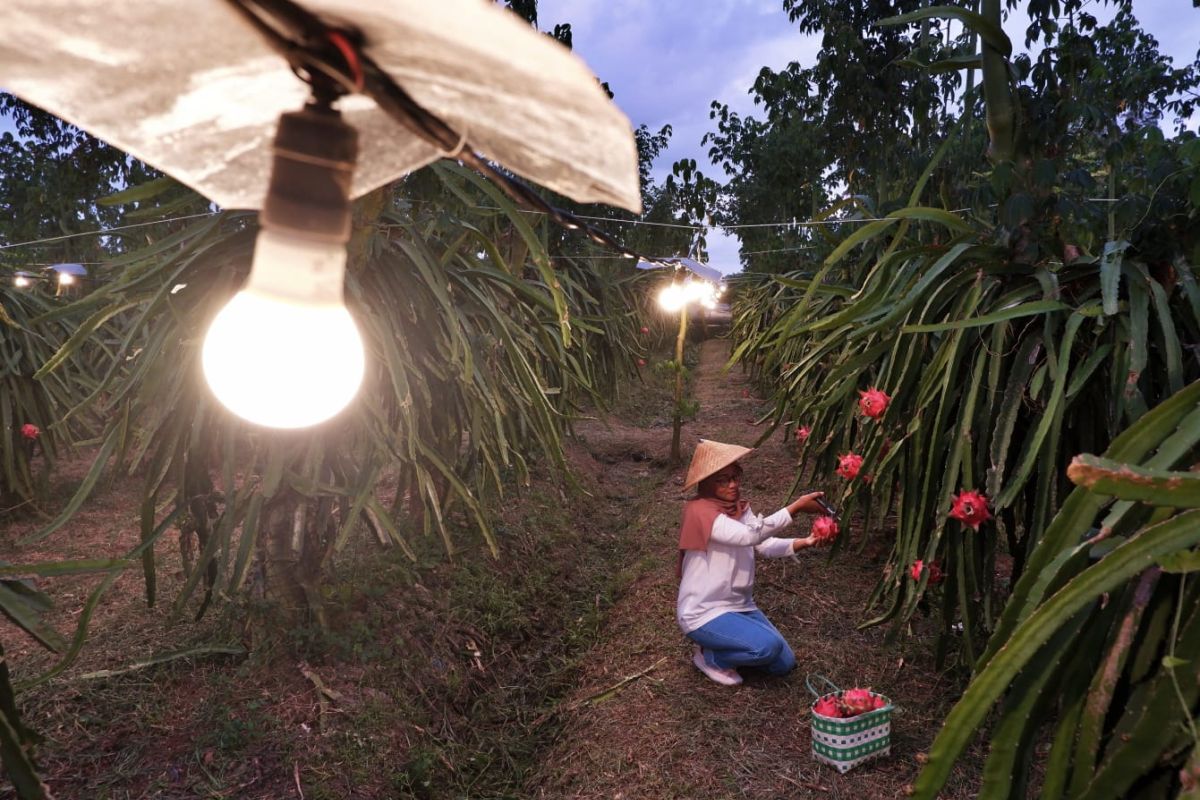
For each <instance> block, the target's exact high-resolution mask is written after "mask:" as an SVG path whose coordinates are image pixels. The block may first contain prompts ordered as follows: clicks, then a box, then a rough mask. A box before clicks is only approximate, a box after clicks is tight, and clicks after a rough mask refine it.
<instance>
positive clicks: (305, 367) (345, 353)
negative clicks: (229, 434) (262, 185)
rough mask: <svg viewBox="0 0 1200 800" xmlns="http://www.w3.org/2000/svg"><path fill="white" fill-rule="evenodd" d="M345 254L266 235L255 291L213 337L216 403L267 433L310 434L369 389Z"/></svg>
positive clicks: (226, 313)
mask: <svg viewBox="0 0 1200 800" xmlns="http://www.w3.org/2000/svg"><path fill="white" fill-rule="evenodd" d="M345 262H346V250H345V247H344V246H342V245H340V244H336V243H330V242H310V241H297V240H295V239H294V238H292V237H289V236H287V235H285V234H280V233H277V232H275V231H272V230H269V229H263V230H262V231H260V232H259V234H258V243H257V246H256V248H255V252H254V263H253V265H252V267H251V269H250V278H249V280H248V281H247V282H246V286H245V287H244V288H243V289H242V290H241V291H240V292H238V293H237V294H236V295H235V296H234V298H233V299H232V300H230V301H229V303H228V305H226V306H225V307H224V308H223V309H221V311H220V313H218V314H217V316H216V319H214V320H213V323H212V326H211V327H210V328H209V330H208V335H207V337H206V338H205V340H204V350H203V353H202V356H201V360H202V363H203V365H204V375H205V378H207V380H208V385H209V386H210V387H211V388H212V391H213V394H215V395H216V396H217V399H218V400H220V401H221V402H222V403H223V404H224V405H225V406H226V407H227V408H229V410H230V411H232V412H233V413H235V414H237V415H238V416H240V417H242V418H244V419H247V420H249V421H250V422H253V423H256V424H258V425H265V426H268V427H272V428H303V427H307V426H309V425H315V424H317V423H318V422H322V421H324V420H326V419H329V418H330V417H332V416H333V415H335V414H337V413H338V412H339V411H341V410H342V409H343V408H345V407H346V405H347V404H348V403H349V402H350V401H351V400H352V399H354V396H355V395H356V394H357V393H358V389H359V386H360V385H361V384H362V378H363V370H364V365H365V358H364V354H363V344H362V338H361V337H360V336H359V332H358V328H357V327H356V326H355V324H354V320H353V318H352V317H351V316H350V312H349V311H347V310H346V306H345V305H344V304H343V302H342V279H343V275H344V273H345Z"/></svg>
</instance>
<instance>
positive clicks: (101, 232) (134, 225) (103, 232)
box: [0, 211, 222, 263]
mask: <svg viewBox="0 0 1200 800" xmlns="http://www.w3.org/2000/svg"><path fill="white" fill-rule="evenodd" d="M220 213H222V212H220V211H205V212H203V213H200V214H187V215H186V216H182V217H171V218H170V219H156V220H151V221H150V222H135V223H132V224H130V225H117V226H115V227H112V228H102V229H100V230H97V231H80V232H79V233H65V234H63V235H62V236H49V237H47V238H45V239H31V240H29V241H27V242H14V243H13V244H0V250H11V249H13V248H14V247H31V246H33V245H37V244H47V243H49V242H61V241H62V240H63V239H74V238H76V237H79V236H106V235H108V234H110V233H113V232H114V231H125V230H129V229H130V228H144V227H145V226H147V225H163V224H165V223H168V222H179V221H180V220H184V219H196V218H197V217H212V216H216V215H217V214H220ZM76 263H78V262H76Z"/></svg>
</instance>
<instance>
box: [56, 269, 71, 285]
mask: <svg viewBox="0 0 1200 800" xmlns="http://www.w3.org/2000/svg"><path fill="white" fill-rule="evenodd" d="M73 283H75V276H74V275H72V274H71V273H69V272H60V273H58V285H59V286H70V285H71V284H73Z"/></svg>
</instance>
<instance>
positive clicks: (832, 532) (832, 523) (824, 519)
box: [812, 516, 838, 542]
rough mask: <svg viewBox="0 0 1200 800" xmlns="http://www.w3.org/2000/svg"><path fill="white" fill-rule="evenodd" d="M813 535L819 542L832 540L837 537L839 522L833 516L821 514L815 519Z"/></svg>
mask: <svg viewBox="0 0 1200 800" xmlns="http://www.w3.org/2000/svg"><path fill="white" fill-rule="evenodd" d="M812 535H813V538H814V539H816V540H817V541H818V542H831V541H833V540H834V539H836V538H837V535H838V524H837V520H836V519H834V518H833V517H828V516H821V517H817V518H816V519H814V520H813V523H812Z"/></svg>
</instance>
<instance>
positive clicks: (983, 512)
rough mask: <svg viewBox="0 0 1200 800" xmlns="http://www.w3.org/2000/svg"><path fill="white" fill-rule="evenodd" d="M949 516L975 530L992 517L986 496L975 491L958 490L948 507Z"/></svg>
mask: <svg viewBox="0 0 1200 800" xmlns="http://www.w3.org/2000/svg"><path fill="white" fill-rule="evenodd" d="M950 516H951V517H953V518H954V519H956V520H958V521H959V522H961V523H962V524H964V525H966V526H967V527H968V528H971V529H972V530H975V531H977V530H979V526H980V525H982V524H983V523H985V522H987V521H988V520H989V519H991V518H992V515H991V513H990V512H989V511H988V499H987V497H986V496H985V495H983V494H981V493H980V492H976V491H970V492H959V493H958V495H957V496H956V497H955V498H954V505H953V506H951V508H950Z"/></svg>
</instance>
